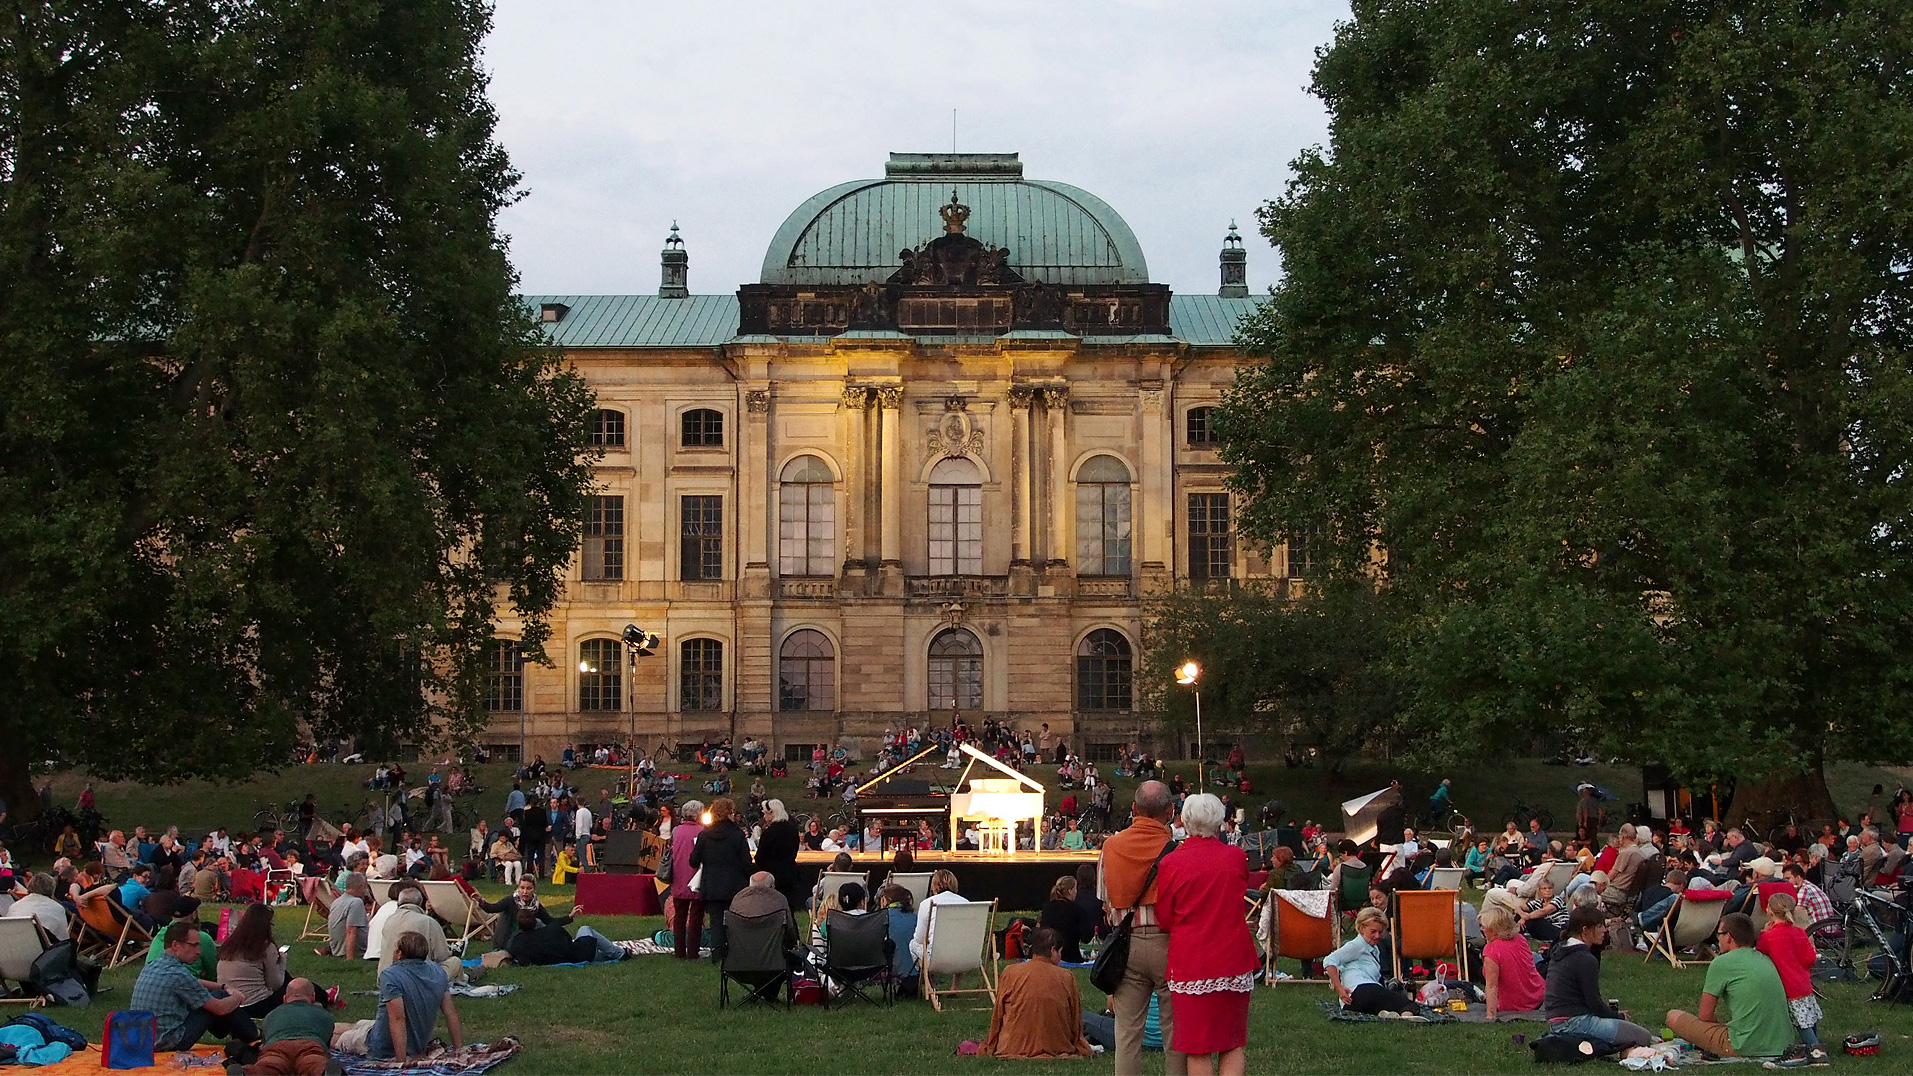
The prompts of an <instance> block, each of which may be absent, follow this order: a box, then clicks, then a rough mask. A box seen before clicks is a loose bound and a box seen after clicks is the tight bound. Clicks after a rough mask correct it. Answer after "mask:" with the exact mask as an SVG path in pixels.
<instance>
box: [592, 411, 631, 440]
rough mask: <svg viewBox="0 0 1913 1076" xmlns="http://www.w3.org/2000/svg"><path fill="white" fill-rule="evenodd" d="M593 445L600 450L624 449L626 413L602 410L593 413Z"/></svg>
mask: <svg viewBox="0 0 1913 1076" xmlns="http://www.w3.org/2000/svg"><path fill="white" fill-rule="evenodd" d="M591 443H592V445H594V446H596V447H599V448H623V447H624V412H623V411H613V410H610V409H609V408H601V409H599V410H597V411H593V412H592V413H591Z"/></svg>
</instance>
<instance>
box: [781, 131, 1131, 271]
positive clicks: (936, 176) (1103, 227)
mask: <svg viewBox="0 0 1913 1076" xmlns="http://www.w3.org/2000/svg"><path fill="white" fill-rule="evenodd" d="M884 173H885V174H884V178H882V179H862V180H854V181H852V182H849V183H840V184H838V185H837V186H835V187H832V188H830V189H829V190H827V191H824V192H822V193H821V194H818V195H815V196H813V197H812V198H811V199H809V200H808V201H806V202H805V203H804V204H803V205H801V206H798V207H797V211H796V212H794V213H792V214H791V215H790V217H789V218H788V219H786V220H785V221H784V224H783V227H781V228H779V229H777V235H776V237H775V238H773V239H772V240H771V245H770V250H769V251H767V252H766V253H765V255H764V272H763V276H762V278H761V279H762V282H763V283H765V284H799V285H802V284H817V285H830V284H864V283H870V282H881V281H883V280H885V279H886V278H888V277H889V276H890V275H891V274H892V273H894V272H896V271H897V267H898V265H899V264H900V259H899V257H898V255H899V252H901V251H903V250H906V249H913V248H915V247H918V246H921V245H922V244H923V243H924V242H926V241H927V240H930V239H934V238H936V237H937V236H939V235H942V234H943V232H944V227H943V221H942V218H941V217H939V216H938V210H939V209H941V208H942V207H943V206H944V205H945V204H947V203H948V202H949V200H950V197H951V192H952V191H954V192H955V194H956V197H957V199H958V200H959V201H961V202H962V203H963V204H964V205H966V206H968V207H969V208H970V216H969V219H968V221H967V222H966V231H967V234H968V235H970V236H972V237H973V238H975V239H977V240H979V241H981V242H983V243H984V244H987V245H989V246H995V247H1006V248H1008V249H1009V252H1010V267H1011V268H1012V269H1014V270H1015V271H1016V273H1017V274H1018V275H1020V276H1021V277H1022V278H1023V279H1025V280H1031V281H1042V282H1044V283H1049V284H1146V283H1148V282H1149V267H1148V266H1147V264H1145V263H1144V261H1143V255H1142V247H1141V246H1140V245H1139V244H1137V242H1136V233H1134V232H1132V231H1130V230H1129V225H1128V224H1127V223H1126V222H1124V220H1123V218H1122V217H1121V216H1120V215H1119V214H1117V212H1116V211H1115V210H1114V209H1111V208H1110V207H1109V205H1108V203H1106V202H1104V201H1103V200H1102V199H1100V198H1098V197H1096V196H1095V195H1093V194H1091V193H1089V192H1088V191H1085V190H1082V189H1081V188H1078V187H1072V186H1070V185H1069V184H1067V183H1053V182H1050V181H1047V180H1033V179H1024V178H1023V162H1022V161H1020V160H1018V159H1017V155H1016V154H1014V153H893V154H891V155H890V162H889V164H888V165H886V166H885V168H884Z"/></svg>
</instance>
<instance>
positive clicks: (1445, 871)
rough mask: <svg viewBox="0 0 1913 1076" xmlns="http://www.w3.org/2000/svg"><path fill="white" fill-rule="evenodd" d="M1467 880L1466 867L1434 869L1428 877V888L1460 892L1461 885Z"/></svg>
mask: <svg viewBox="0 0 1913 1076" xmlns="http://www.w3.org/2000/svg"><path fill="white" fill-rule="evenodd" d="M1467 880H1468V868H1466V867H1436V868H1435V869H1434V870H1433V871H1432V872H1430V873H1429V875H1428V888H1430V889H1453V890H1456V891H1460V889H1461V884H1462V883H1463V882H1465V881H1467Z"/></svg>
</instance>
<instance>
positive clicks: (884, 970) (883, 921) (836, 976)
mask: <svg viewBox="0 0 1913 1076" xmlns="http://www.w3.org/2000/svg"><path fill="white" fill-rule="evenodd" d="M825 922H826V923H827V924H828V928H827V929H828V932H829V933H828V938H827V940H828V942H829V945H828V948H827V949H826V950H825V952H824V974H825V975H828V976H830V978H831V979H832V980H834V981H835V982H837V983H839V984H841V985H842V986H843V988H844V992H843V994H842V995H841V999H842V1001H843V1002H844V1004H846V1005H848V1004H850V1002H851V999H853V998H862V999H863V1000H865V1001H868V1002H870V1003H871V1004H872V1005H875V1004H876V1003H877V1000H876V999H875V998H873V997H871V996H870V995H869V994H866V993H864V987H865V986H867V985H869V983H870V982H871V981H872V980H875V981H876V982H877V985H878V986H880V987H881V988H882V990H883V1003H884V1004H885V1005H889V1004H891V1003H892V1002H893V1001H894V1000H895V997H896V992H895V990H894V989H893V988H892V986H893V984H892V983H891V979H890V958H891V956H892V955H893V954H894V953H895V952H896V948H897V944H896V942H893V941H891V940H890V910H889V909H887V908H886V909H884V910H882V911H876V912H871V913H869V914H868V915H852V914H851V913H849V912H846V911H841V910H839V911H832V912H831V913H830V914H829V917H828V918H827V919H826V920H825Z"/></svg>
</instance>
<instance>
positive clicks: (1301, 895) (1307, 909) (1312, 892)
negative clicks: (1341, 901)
mask: <svg viewBox="0 0 1913 1076" xmlns="http://www.w3.org/2000/svg"><path fill="white" fill-rule="evenodd" d="M1275 895H1276V896H1277V897H1279V898H1281V899H1282V900H1285V901H1288V902H1289V907H1291V908H1294V909H1295V910H1296V911H1298V912H1301V913H1302V914H1303V915H1306V916H1308V917H1309V918H1310V919H1326V918H1328V898H1329V891H1328V890H1326V889H1278V890H1275Z"/></svg>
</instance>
